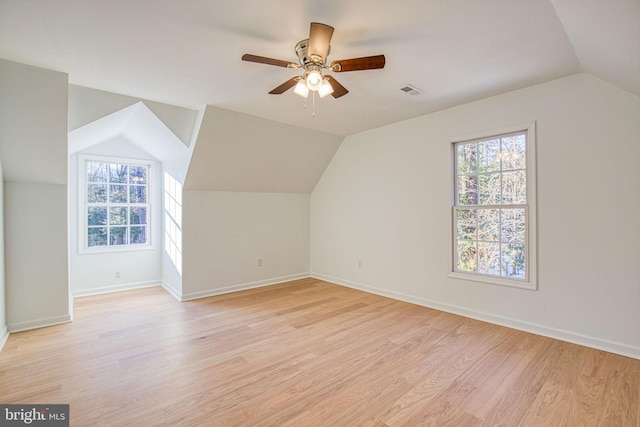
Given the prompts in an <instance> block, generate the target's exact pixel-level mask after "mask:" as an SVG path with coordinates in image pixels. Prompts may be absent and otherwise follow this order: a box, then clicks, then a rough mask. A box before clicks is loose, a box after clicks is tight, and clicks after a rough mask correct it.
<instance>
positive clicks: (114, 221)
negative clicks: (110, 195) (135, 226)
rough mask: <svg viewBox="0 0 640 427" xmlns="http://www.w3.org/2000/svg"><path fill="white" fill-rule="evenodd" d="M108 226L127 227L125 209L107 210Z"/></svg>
mask: <svg viewBox="0 0 640 427" xmlns="http://www.w3.org/2000/svg"><path fill="white" fill-rule="evenodd" d="M109 225H127V208H120V207H118V208H109Z"/></svg>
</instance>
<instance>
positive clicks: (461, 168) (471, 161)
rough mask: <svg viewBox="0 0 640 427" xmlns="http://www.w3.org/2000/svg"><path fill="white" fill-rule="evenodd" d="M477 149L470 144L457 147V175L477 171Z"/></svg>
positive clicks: (474, 145) (473, 144)
mask: <svg viewBox="0 0 640 427" xmlns="http://www.w3.org/2000/svg"><path fill="white" fill-rule="evenodd" d="M477 155H478V154H477V147H476V144H475V143H472V144H458V145H457V168H458V174H460V175H463V174H469V173H472V172H477V171H478V164H477V161H478V160H477Z"/></svg>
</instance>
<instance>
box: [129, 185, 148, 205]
mask: <svg viewBox="0 0 640 427" xmlns="http://www.w3.org/2000/svg"><path fill="white" fill-rule="evenodd" d="M129 196H130V199H129V203H147V187H146V186H145V185H131V186H130V187H129Z"/></svg>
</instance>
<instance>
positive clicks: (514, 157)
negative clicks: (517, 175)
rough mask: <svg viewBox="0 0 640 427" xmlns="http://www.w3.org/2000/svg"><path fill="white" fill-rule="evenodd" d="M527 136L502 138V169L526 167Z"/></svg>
mask: <svg viewBox="0 0 640 427" xmlns="http://www.w3.org/2000/svg"><path fill="white" fill-rule="evenodd" d="M526 159H527V157H526V137H525V136H524V135H514V136H508V137H506V138H502V170H513V169H525V168H526V167H527V162H526Z"/></svg>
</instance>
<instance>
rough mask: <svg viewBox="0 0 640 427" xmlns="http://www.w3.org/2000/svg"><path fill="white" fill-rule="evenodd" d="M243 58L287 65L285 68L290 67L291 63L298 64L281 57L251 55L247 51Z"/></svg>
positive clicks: (281, 65)
mask: <svg viewBox="0 0 640 427" xmlns="http://www.w3.org/2000/svg"><path fill="white" fill-rule="evenodd" d="M242 60H243V61H248V62H257V63H258V64H267V65H275V66H277V67H285V68H286V67H289V66H290V65H291V66H292V67H297V66H298V64H294V63H293V62H288V61H282V60H280V59H273V58H267V57H266V56H258V55H251V54H249V53H245V54H244V55H242Z"/></svg>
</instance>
